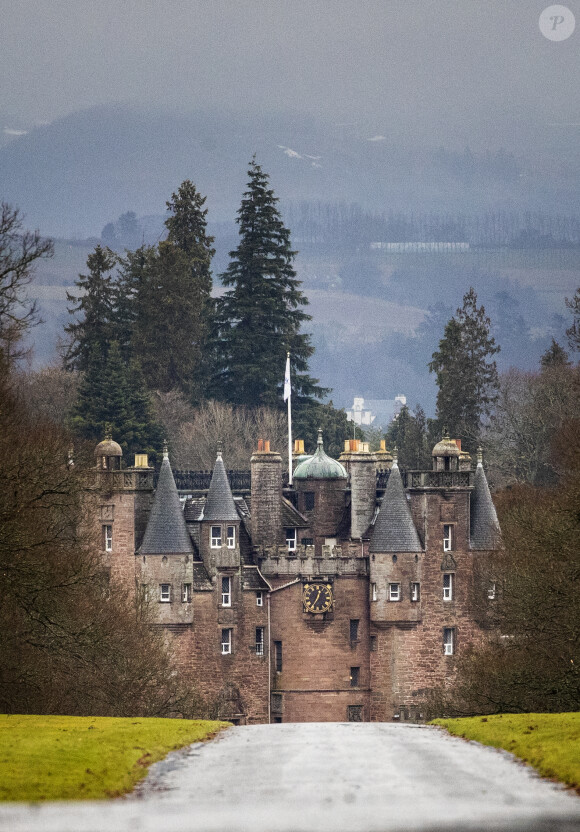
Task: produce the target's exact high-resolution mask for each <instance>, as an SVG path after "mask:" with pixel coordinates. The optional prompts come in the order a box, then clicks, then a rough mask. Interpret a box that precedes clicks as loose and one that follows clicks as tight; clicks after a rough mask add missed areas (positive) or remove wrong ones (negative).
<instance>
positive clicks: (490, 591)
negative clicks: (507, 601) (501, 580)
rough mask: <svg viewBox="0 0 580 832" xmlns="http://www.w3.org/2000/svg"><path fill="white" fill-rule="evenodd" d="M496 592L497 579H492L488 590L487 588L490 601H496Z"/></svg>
mask: <svg viewBox="0 0 580 832" xmlns="http://www.w3.org/2000/svg"><path fill="white" fill-rule="evenodd" d="M495 593H496V588H495V581H492V582H491V583H490V585H489V588H488V590H487V598H488V600H489V601H494V600H495Z"/></svg>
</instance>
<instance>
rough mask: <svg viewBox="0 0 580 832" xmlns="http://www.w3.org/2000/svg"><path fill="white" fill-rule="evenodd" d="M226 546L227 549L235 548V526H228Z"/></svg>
mask: <svg viewBox="0 0 580 832" xmlns="http://www.w3.org/2000/svg"><path fill="white" fill-rule="evenodd" d="M227 546H228V549H235V548H236V527H235V526H228V534H227Z"/></svg>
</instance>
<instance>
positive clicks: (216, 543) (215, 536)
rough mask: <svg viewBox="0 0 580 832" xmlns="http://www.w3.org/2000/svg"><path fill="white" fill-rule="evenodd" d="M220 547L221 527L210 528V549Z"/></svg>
mask: <svg viewBox="0 0 580 832" xmlns="http://www.w3.org/2000/svg"><path fill="white" fill-rule="evenodd" d="M221 545H222V527H221V526H212V527H211V548H212V549H219V548H220V547H221Z"/></svg>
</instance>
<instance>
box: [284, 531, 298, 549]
mask: <svg viewBox="0 0 580 832" xmlns="http://www.w3.org/2000/svg"><path fill="white" fill-rule="evenodd" d="M286 546H287V547H288V551H289V552H295V551H296V529H286Z"/></svg>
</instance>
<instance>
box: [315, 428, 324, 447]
mask: <svg viewBox="0 0 580 832" xmlns="http://www.w3.org/2000/svg"><path fill="white" fill-rule="evenodd" d="M323 445H324V443H323V441H322V428H318V440H317V442H316V447H317V448H322V447H323Z"/></svg>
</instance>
